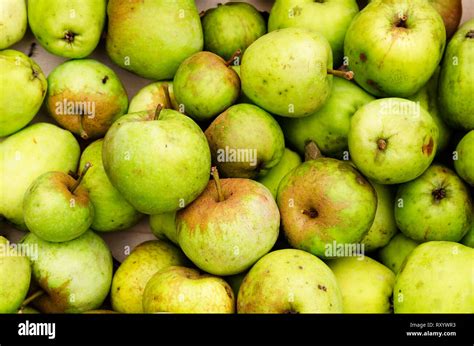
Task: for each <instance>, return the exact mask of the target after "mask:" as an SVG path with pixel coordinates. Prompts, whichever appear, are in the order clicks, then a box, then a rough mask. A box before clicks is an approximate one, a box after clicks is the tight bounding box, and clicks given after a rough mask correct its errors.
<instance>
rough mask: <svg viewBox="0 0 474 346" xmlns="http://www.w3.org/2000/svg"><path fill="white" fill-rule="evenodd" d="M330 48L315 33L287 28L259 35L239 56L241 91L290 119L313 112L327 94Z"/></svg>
mask: <svg viewBox="0 0 474 346" xmlns="http://www.w3.org/2000/svg"><path fill="white" fill-rule="evenodd" d="M332 66H333V65H332V52H331V46H330V45H329V43H328V42H327V40H326V39H325V38H324V37H323V36H322V35H321V34H319V33H317V32H311V31H308V30H306V29H301V28H287V29H281V30H275V31H272V32H270V33H268V34H266V35H263V36H262V37H260V38H259V39H258V40H256V41H255V42H254V43H252V44H251V45H250V47H248V48H247V50H246V51H245V53H244V56H243V57H242V63H241V65H240V75H241V81H242V90H243V92H244V93H245V95H247V97H249V98H250V99H251V100H252V101H253V103H255V104H256V105H258V106H260V107H262V108H263V109H265V110H266V111H268V112H270V113H272V114H276V115H280V116H286V117H291V118H297V117H303V116H307V115H310V114H312V113H314V112H316V111H317V110H318V109H319V108H321V107H322V105H323V104H324V102H326V100H327V98H328V97H329V94H330V92H331V85H332V75H328V74H327V69H328V68H332Z"/></svg>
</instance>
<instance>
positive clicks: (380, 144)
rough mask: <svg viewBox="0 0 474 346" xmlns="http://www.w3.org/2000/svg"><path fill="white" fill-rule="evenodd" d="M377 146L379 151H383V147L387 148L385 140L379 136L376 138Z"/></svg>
mask: <svg viewBox="0 0 474 346" xmlns="http://www.w3.org/2000/svg"><path fill="white" fill-rule="evenodd" d="M377 148H379V150H380V151H385V149H387V140H385V139H383V138H379V139H378V140H377Z"/></svg>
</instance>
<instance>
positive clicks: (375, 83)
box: [367, 79, 383, 92]
mask: <svg viewBox="0 0 474 346" xmlns="http://www.w3.org/2000/svg"><path fill="white" fill-rule="evenodd" d="M367 84H368V85H369V86H371V87H372V88H374V89H377V90H378V91H380V92H383V91H382V89H381V88H380V86H379V85H378V83H377V82H375V81H374V80H372V79H367Z"/></svg>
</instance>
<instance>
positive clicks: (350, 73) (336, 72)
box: [328, 68, 354, 80]
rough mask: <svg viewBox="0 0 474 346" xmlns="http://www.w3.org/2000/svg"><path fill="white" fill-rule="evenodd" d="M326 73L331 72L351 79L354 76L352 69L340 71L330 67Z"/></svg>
mask: <svg viewBox="0 0 474 346" xmlns="http://www.w3.org/2000/svg"><path fill="white" fill-rule="evenodd" d="M328 74H332V75H333V76H336V77H341V78H345V79H347V80H352V79H353V78H354V72H352V71H341V70H333V69H332V68H328Z"/></svg>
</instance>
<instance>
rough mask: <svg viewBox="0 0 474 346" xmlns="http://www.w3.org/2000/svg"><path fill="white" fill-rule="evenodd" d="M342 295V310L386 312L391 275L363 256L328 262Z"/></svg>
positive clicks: (389, 297) (388, 311)
mask: <svg viewBox="0 0 474 346" xmlns="http://www.w3.org/2000/svg"><path fill="white" fill-rule="evenodd" d="M327 264H328V266H329V268H331V270H332V272H333V273H334V275H335V276H336V280H337V284H338V286H339V288H340V290H341V294H342V305H343V308H344V313H350V314H351V313H352V314H360V313H369V314H382V313H386V314H387V313H390V312H391V306H390V299H391V298H392V294H393V286H394V285H395V274H394V273H393V272H392V271H391V270H390V269H388V268H387V267H385V266H384V265H382V264H380V263H379V262H377V261H375V260H373V259H372V258H369V257H367V256H364V257H363V259H361V258H359V257H344V258H337V259H333V260H329V261H328V263H327Z"/></svg>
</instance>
